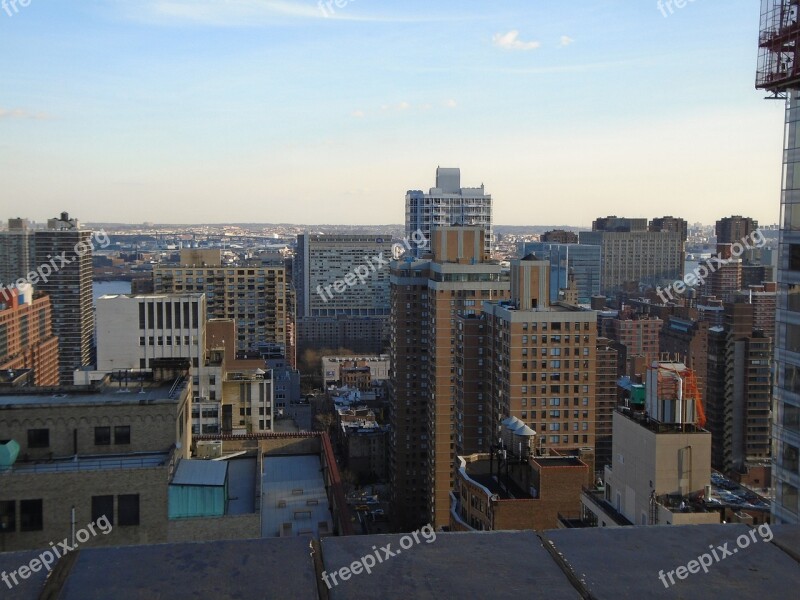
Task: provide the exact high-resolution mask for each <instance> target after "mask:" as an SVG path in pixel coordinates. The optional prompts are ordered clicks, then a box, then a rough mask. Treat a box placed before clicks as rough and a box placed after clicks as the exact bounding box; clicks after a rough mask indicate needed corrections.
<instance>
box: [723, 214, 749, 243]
mask: <svg viewBox="0 0 800 600" xmlns="http://www.w3.org/2000/svg"><path fill="white" fill-rule="evenodd" d="M757 229H758V221H756V220H754V219H751V218H750V217H743V216H741V215H734V216H732V217H725V218H724V219H720V220H719V221H717V225H716V233H717V244H735V243H737V242H741V241H742V240H744V239H747V238H748V237H749V236H750V234H751V233H753V232H754V231H756V230H757Z"/></svg>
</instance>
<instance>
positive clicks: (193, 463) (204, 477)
mask: <svg viewBox="0 0 800 600" xmlns="http://www.w3.org/2000/svg"><path fill="white" fill-rule="evenodd" d="M227 478H228V463H227V462H224V461H214V460H191V459H188V458H184V459H183V460H182V461H181V462H179V463H178V468H177V469H175V475H174V476H173V477H172V485H197V486H223V485H225V480H226V479H227Z"/></svg>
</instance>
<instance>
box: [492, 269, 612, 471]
mask: <svg viewBox="0 0 800 600" xmlns="http://www.w3.org/2000/svg"><path fill="white" fill-rule="evenodd" d="M548 272H549V265H548V263H546V262H543V261H533V260H524V259H523V260H517V261H512V264H511V299H510V300H509V301H500V302H493V303H485V304H484V313H485V314H486V321H487V337H488V343H489V348H488V350H487V366H486V369H487V371H486V372H487V374H488V375H487V379H488V380H489V382H490V385H491V389H490V398H491V401H492V409H491V411H490V416H491V419H492V421H491V425H492V431H496V430H497V426H498V425H499V424H500V422H501V421H502V420H503V419H505V418H506V417H516V418H518V419H520V420H521V421H522V422H523V423H525V424H526V425H527V426H528V427H530V428H531V429H533V430H534V431H536V432H538V434H539V435H538V439H537V442H536V443H537V452H538V453H545V452H547V451H549V450H551V449H553V450H557V451H558V452H560V453H563V452H565V451H570V452H575V453H579V452H580V451H581V450H582V449H583V451H584V452H586V451H589V453H590V454H592V455H593V454H594V449H595V419H596V415H595V381H596V365H595V355H596V351H597V313H595V312H594V311H591V310H583V309H579V308H577V307H575V306H570V305H566V304H550V302H549V299H548V294H547V288H548V285H547V277H548ZM496 441H497V440H494V442H496ZM593 467H594V459H593V457H592V458H591V464H590V468H592V469H593Z"/></svg>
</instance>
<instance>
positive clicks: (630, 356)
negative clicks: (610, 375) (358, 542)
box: [598, 305, 664, 377]
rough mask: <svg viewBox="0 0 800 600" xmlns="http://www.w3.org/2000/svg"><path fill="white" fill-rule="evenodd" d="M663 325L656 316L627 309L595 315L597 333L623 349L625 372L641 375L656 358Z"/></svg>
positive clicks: (626, 307) (630, 374) (625, 307)
mask: <svg viewBox="0 0 800 600" xmlns="http://www.w3.org/2000/svg"><path fill="white" fill-rule="evenodd" d="M663 324H664V322H663V321H662V320H661V319H659V318H658V317H652V316H649V315H645V314H638V313H635V312H634V311H633V310H632V308H631V307H630V306H627V305H625V306H623V308H622V310H620V311H615V310H604V311H601V312H600V313H598V334H599V335H601V336H603V337H606V338H609V339H612V340H614V341H615V342H619V343H620V344H622V345H623V346H625V348H626V359H627V362H628V364H627V365H625V373H626V374H627V375H629V376H631V377H633V376H635V375H642V376H644V370H645V369H646V368H647V367H649V366H650V363H652V362H653V361H654V360H658V358H659V352H660V347H659V342H660V340H659V334H660V332H661V327H662V326H663Z"/></svg>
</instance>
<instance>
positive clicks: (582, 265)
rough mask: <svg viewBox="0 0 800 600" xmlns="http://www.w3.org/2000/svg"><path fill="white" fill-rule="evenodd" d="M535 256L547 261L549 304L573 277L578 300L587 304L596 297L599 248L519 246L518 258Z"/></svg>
mask: <svg viewBox="0 0 800 600" xmlns="http://www.w3.org/2000/svg"><path fill="white" fill-rule="evenodd" d="M529 254H535V255H536V257H537V258H540V259H542V260H547V261H549V262H550V302H556V301H557V300H558V299H559V297H560V293H561V291H562V290H565V289H567V287H568V286H569V278H570V275H572V276H574V278H575V284H576V286H577V289H578V301H579V302H580V303H582V304H589V303H590V302H591V299H592V296H597V295H598V294H600V289H601V282H600V272H601V261H600V246H592V245H589V244H552V243H547V242H529V243H526V244H522V252H521V255H522V256H528V255H529Z"/></svg>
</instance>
